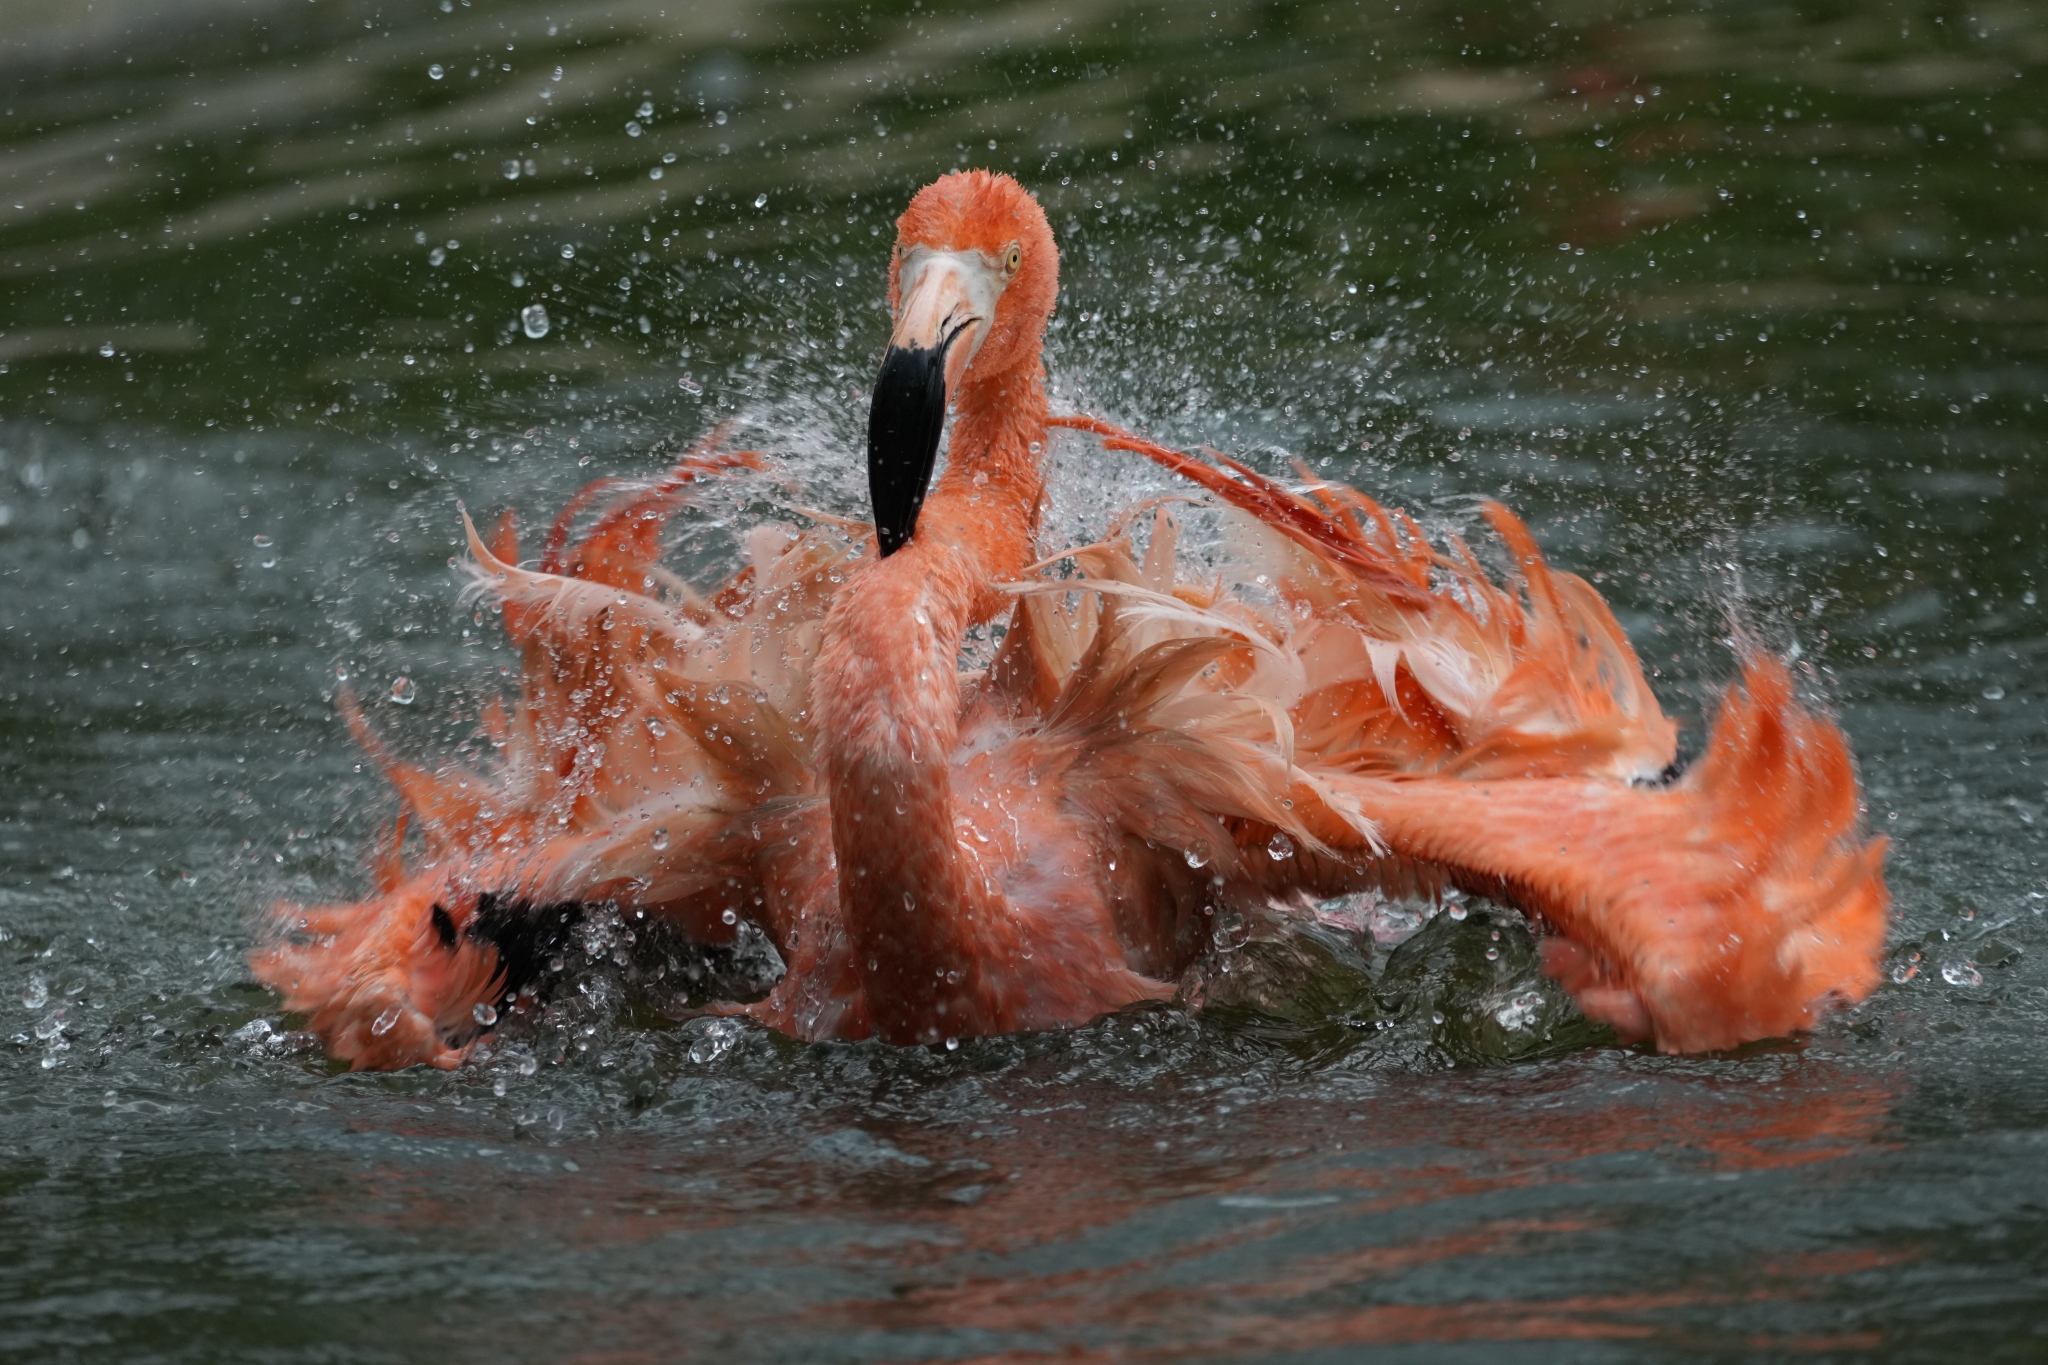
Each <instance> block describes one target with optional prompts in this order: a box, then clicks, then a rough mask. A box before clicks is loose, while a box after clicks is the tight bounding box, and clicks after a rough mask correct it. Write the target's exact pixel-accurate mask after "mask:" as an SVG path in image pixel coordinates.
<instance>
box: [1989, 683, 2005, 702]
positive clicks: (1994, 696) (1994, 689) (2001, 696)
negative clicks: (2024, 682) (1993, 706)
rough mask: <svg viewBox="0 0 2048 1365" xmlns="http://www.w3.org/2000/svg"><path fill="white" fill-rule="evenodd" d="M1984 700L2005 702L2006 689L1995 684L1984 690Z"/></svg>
mask: <svg viewBox="0 0 2048 1365" xmlns="http://www.w3.org/2000/svg"><path fill="white" fill-rule="evenodd" d="M1984 700H1986V701H2004V700H2005V689H2004V688H2002V687H2000V686H1999V685H1998V684H1997V683H1993V684H1991V686H1989V687H1987V688H1985V689H1984Z"/></svg>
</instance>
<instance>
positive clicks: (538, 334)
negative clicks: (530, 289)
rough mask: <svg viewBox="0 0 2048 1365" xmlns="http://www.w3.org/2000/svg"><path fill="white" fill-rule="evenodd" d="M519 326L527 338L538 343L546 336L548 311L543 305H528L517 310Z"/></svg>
mask: <svg viewBox="0 0 2048 1365" xmlns="http://www.w3.org/2000/svg"><path fill="white" fill-rule="evenodd" d="M519 326H520V329H521V330H522V331H524V332H525V333H526V334H527V335H528V336H530V337H532V338H533V339H534V340H535V341H539V340H540V339H541V338H542V337H544V336H546V335H547V334H548V310H547V307H546V306H545V305H544V304H538V303H529V304H527V305H526V307H524V308H522V309H520V310H519Z"/></svg>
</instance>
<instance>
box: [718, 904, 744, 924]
mask: <svg viewBox="0 0 2048 1365" xmlns="http://www.w3.org/2000/svg"><path fill="white" fill-rule="evenodd" d="M718 918H719V919H720V920H722V921H723V922H724V923H726V924H738V923H739V922H740V912H739V911H737V910H735V909H733V908H732V907H731V906H729V905H728V906H726V907H725V909H723V910H721V911H719V912H718Z"/></svg>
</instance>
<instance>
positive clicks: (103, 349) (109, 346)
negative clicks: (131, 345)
mask: <svg viewBox="0 0 2048 1365" xmlns="http://www.w3.org/2000/svg"><path fill="white" fill-rule="evenodd" d="M100 354H101V355H102V356H104V357H105V358H106V359H108V360H112V359H113V358H114V343H113V342H111V341H102V342H101V343H100Z"/></svg>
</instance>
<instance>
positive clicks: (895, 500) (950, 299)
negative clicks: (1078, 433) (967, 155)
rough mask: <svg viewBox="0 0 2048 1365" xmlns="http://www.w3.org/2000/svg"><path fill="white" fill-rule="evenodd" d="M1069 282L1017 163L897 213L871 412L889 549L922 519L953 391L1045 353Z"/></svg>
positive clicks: (998, 377) (878, 523)
mask: <svg viewBox="0 0 2048 1365" xmlns="http://www.w3.org/2000/svg"><path fill="white" fill-rule="evenodd" d="M1058 293H1059V249H1058V248H1057V247H1056V246H1054V245H1053V240H1052V227H1051V225H1050V224H1048V223H1047V222H1046V221H1045V210H1043V209H1041V208H1040V207H1039V206H1038V201H1037V200H1036V199H1034V198H1033V197H1032V196H1031V192H1030V191H1029V190H1027V189H1025V188H1024V187H1023V186H1022V185H1020V184H1018V183H1017V182H1016V181H1015V180H1013V179H1012V178H1010V177H1009V176H1007V175H1003V174H1000V173H998V172H993V171H956V172H954V173H953V174H951V175H946V176H941V177H940V178H939V179H937V180H935V181H933V182H932V183H931V184H929V185H927V186H925V187H924V188H923V189H922V190H919V191H918V193H917V197H916V198H915V199H912V200H911V201H910V207H909V208H907V209H905V210H904V212H903V216H902V217H901V218H899V219H897V220H896V251H895V254H894V255H893V256H892V257H891V259H890V262H889V310H890V313H891V314H892V315H893V317H894V318H895V326H894V328H893V330H892V331H891V332H890V335H889V349H888V352H887V353H886V354H885V355H884V356H883V358H882V371H881V374H880V375H879V376H878V377H877V379H876V380H875V395H874V403H873V406H872V407H871V408H870V409H869V412H868V486H869V490H870V493H871V495H872V497H873V500H874V507H875V538H876V540H877V541H878V542H879V544H880V547H881V552H882V553H883V554H884V555H888V554H891V553H893V552H894V551H895V550H896V549H897V548H899V547H900V546H901V545H902V544H903V543H904V542H905V541H907V540H909V539H910V533H911V532H912V531H913V530H915V529H916V527H917V514H918V509H919V508H920V507H922V506H923V504H924V495H925V489H926V487H927V486H928V485H929V484H930V482H931V476H932V465H933V462H934V461H935V460H936V459H937V458H938V450H939V432H940V429H941V428H942V427H943V426H944V425H945V420H946V408H947V406H948V403H949V402H958V401H960V399H961V397H962V395H963V394H966V393H971V392H973V391H975V390H977V389H980V390H985V391H993V390H996V389H1000V388H1001V387H1002V381H1003V380H1004V379H1006V378H1007V377H1009V376H1010V375H1012V374H1014V373H1015V372H1016V371H1017V370H1018V369H1019V368H1021V367H1023V366H1027V365H1036V364H1038V363H1039V347H1040V343H1041V342H1042V340H1043V338H1044V335H1045V324H1046V320H1047V319H1048V318H1050V317H1051V316H1052V306H1053V300H1054V298H1055V297H1056V296H1057V294H1058Z"/></svg>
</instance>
